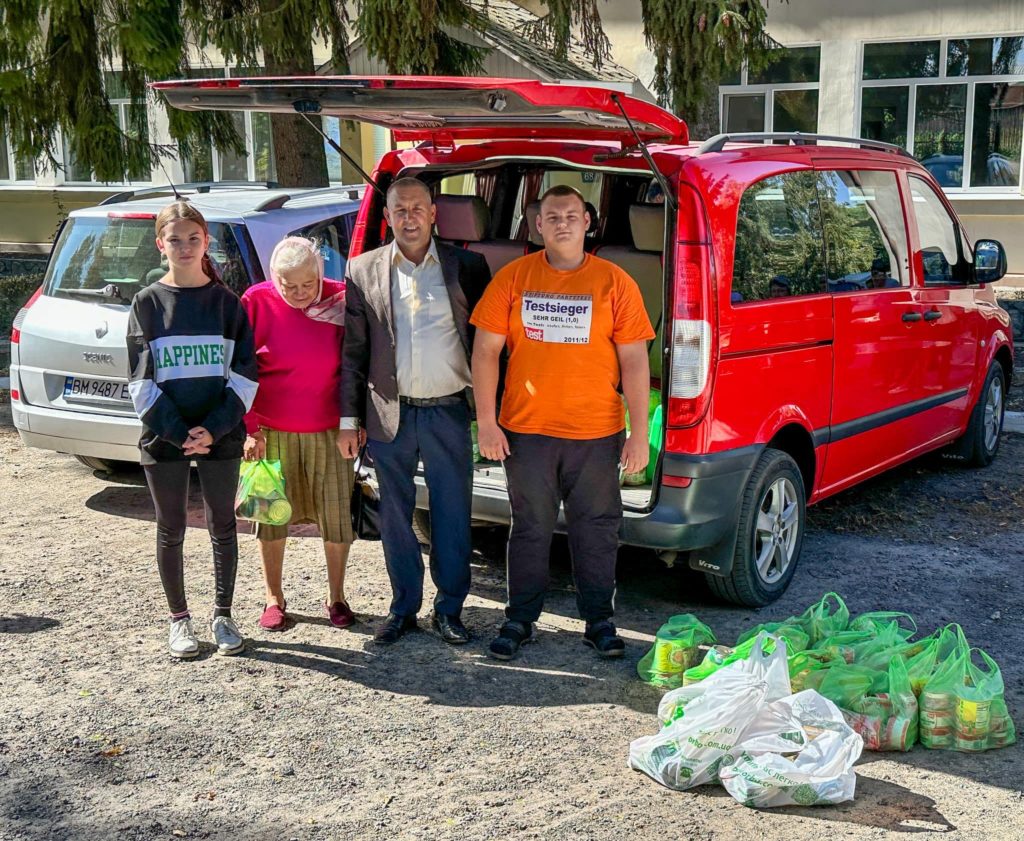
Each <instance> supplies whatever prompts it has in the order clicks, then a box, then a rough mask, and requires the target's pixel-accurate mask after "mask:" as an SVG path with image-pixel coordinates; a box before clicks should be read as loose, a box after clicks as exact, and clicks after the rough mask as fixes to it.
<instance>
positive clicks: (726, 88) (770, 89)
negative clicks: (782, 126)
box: [718, 42, 821, 133]
mask: <svg viewBox="0 0 1024 841" xmlns="http://www.w3.org/2000/svg"><path fill="white" fill-rule="evenodd" d="M805 47H817V48H818V81H817V82H775V83H767V84H760V85H756V84H751V83H750V82H749V81H748V80H749V78H750V77H749V68H748V67H747V63H746V62H744V63H743V66H742V67H741V68H740V82H739V84H738V85H719V86H718V126H719V130H720V131H723V132H724V131H725V119H726V113H725V100H726V97H729V96H744V95H746V96H758V95H763V96H764V129H763V131H765V132H766V133H767V132H772V131H774V130H775V91H818V115H817V116H816V117H815V126H817V122H818V118H819V117H820V115H821V44H820V43H817V42H815V43H808V44H787V45H786V46H785V47H784V49H787V50H789V49H801V48H805Z"/></svg>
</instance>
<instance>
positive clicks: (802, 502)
mask: <svg viewBox="0 0 1024 841" xmlns="http://www.w3.org/2000/svg"><path fill="white" fill-rule="evenodd" d="M780 490H781V493H779V491H780ZM777 493H779V495H778V497H776V494H777ZM777 500H781V502H778V503H777ZM787 500H788V503H787ZM765 505H768V506H769V511H766V512H764V513H765V514H767V515H768V516H769V517H774V519H775V522H773V523H772V526H773V531H772V532H767V531H764V530H762V532H761V534H770V535H773V537H772V540H773V541H775V540H776V538H777V539H778V540H779V541H781V542H778V543H775V544H774V548H772V546H771V545H769V546H766V545H765V542H764V540H763V539H762V538H761V537H760V536H759V533H758V528H757V524H758V513H759V512H761V510H762V508H764V507H765ZM791 505H795V506H796V508H795V511H793V512H792V517H794V518H795V519H793V521H792V523H791V525H790V526H788V527H785V526H783V520H782V514H783V513H785V512H787V511H790V506H791ZM776 506H777V507H778V508H779V509H780V510H779V512H778V514H773V513H772V512H771V510H770V509H771V508H772V507H776ZM787 519H789V517H787ZM806 525H807V493H806V491H805V489H804V479H803V476H802V475H801V473H800V468H799V467H797V465H796V462H795V461H793V459H792V458H791V457H790V456H789V454H788V453H784V452H783V451H782V450H775V449H772V448H768V449H766V450H765V451H764V452H763V453H762V454H761V458H759V459H758V461H757V464H756V465H754V469H753V471H752V472H751V474H750V478H749V479H748V480H747V486H746V488H745V489H744V491H743V497H742V500H741V502H740V517H739V522H738V524H737V527H736V533H737V537H736V551H735V554H734V555H733V564H732V571H731V572H730V573H729V575H728V576H720V575H711V574H706V576H705V577H706V578H707V582H708V587H709V588H710V589H711V592H712V593H714V594H715V595H716V596H718V597H719V598H720V599H723V600H724V601H727V602H732V603H733V604H740V605H745V606H747V607H761V606H763V605H766V604H771V603H772V602H773V601H775V600H776V599H777V598H779V596H781V595H782V594H783V593H784V592H786V588H787V587H788V586H789V582H790V581H791V580H792V578H793V574H794V573H795V572H796V568H797V564H798V563H799V561H800V550H801V547H802V546H803V541H804V530H805V528H806ZM789 529H795V532H794V533H792V534H791V533H790V531H789ZM766 551H767V552H769V555H768V556H764V552H766ZM780 553H781V554H780ZM762 556H764V557H767V558H768V566H767V569H766V570H765V572H764V573H762V572H760V571H759V570H758V564H757V562H758V558H759V557H762ZM784 558H785V559H788V561H784ZM780 566H781V567H782V568H781V570H780V569H779V567H780ZM773 568H774V571H775V574H774V575H773V574H772V572H773Z"/></svg>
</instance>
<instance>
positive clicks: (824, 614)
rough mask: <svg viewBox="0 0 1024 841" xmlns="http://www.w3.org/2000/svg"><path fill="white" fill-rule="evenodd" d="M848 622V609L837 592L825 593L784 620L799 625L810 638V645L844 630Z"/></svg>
mask: <svg viewBox="0 0 1024 841" xmlns="http://www.w3.org/2000/svg"><path fill="white" fill-rule="evenodd" d="M849 623H850V610H849V608H848V607H847V606H846V602H844V601H843V600H842V598H841V597H840V596H839V594H837V593H826V594H825V595H824V596H822V598H821V601H820V602H817V603H816V604H812V605H811V606H810V607H809V608H807V610H805V611H804V612H803V613H801V614H800V615H799V616H794V617H791V618H790V619H787V620H786V624H795V625H799V626H800V627H801V628H803V629H804V631H806V632H807V635H808V636H809V637H810V638H811V645H812V646H814V645H817V643H818V641H819V640H822V639H824V638H825V637H828V636H831V635H832V634H836V633H838V632H839V631H845V630H846V629H847V627H849Z"/></svg>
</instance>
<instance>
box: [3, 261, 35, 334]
mask: <svg viewBox="0 0 1024 841" xmlns="http://www.w3.org/2000/svg"><path fill="white" fill-rule="evenodd" d="M42 282H43V275H42V273H40V274H16V275H11V276H10V277H0V331H2V334H3V337H4V338H5V339H6V338H7V336H8V335H9V334H10V332H11V324H12V323H13V322H14V317H15V316H16V315H17V314H18V310H20V309H21V308H22V307H23V306H25V302H26V301H27V300H28V299H29V298H31V297H32V293H33V292H35V291H36V290H37V289H38V288H39V284H41V283H42Z"/></svg>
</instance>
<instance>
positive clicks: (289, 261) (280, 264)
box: [270, 237, 324, 281]
mask: <svg viewBox="0 0 1024 841" xmlns="http://www.w3.org/2000/svg"><path fill="white" fill-rule="evenodd" d="M300 266H308V267H309V268H310V269H311V270H312V271H313V272H314V273H315V274H316V275H317V278H318V279H319V280H320V281H323V279H324V257H323V254H321V253H320V245H319V243H317V242H316V241H314V240H311V239H307V238H306V237H285V238H284V239H283V240H281V241H280V242H279V243H278V244H277V245H275V246H274V251H273V253H272V254H271V255H270V274H271V276H272V277H273V278H274V279H276V277H277V274H278V272H281V271H288V270H290V269H297V268H299V267H300Z"/></svg>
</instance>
